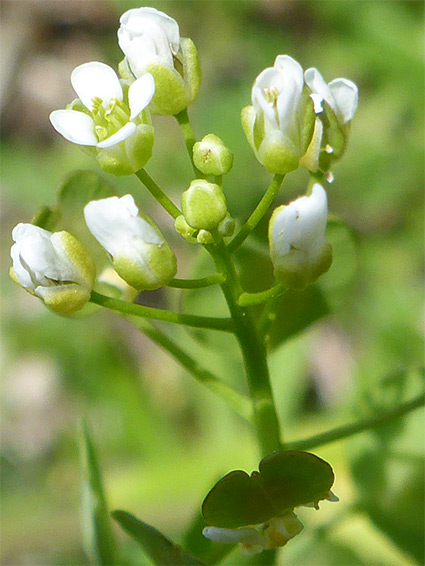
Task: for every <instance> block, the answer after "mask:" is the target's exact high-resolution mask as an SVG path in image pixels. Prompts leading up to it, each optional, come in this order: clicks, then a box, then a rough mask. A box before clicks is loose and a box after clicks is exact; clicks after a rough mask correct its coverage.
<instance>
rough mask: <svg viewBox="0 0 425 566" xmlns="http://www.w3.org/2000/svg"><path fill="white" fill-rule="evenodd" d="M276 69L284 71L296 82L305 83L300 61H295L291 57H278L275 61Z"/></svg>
mask: <svg viewBox="0 0 425 566" xmlns="http://www.w3.org/2000/svg"><path fill="white" fill-rule="evenodd" d="M273 66H274V68H275V69H278V70H279V71H283V72H284V73H285V74H287V75H290V76H291V77H293V79H294V80H296V81H297V82H300V79H301V86H302V83H303V69H302V67H301V65H300V64H299V63H298V61H295V59H293V58H292V57H290V56H289V55H278V56H277V57H276V59H275V61H274V65H273Z"/></svg>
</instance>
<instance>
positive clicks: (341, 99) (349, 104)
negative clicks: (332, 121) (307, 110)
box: [304, 68, 359, 127]
mask: <svg viewBox="0 0 425 566" xmlns="http://www.w3.org/2000/svg"><path fill="white" fill-rule="evenodd" d="M304 78H305V82H306V84H307V85H308V87H309V88H310V90H311V92H312V93H313V94H312V96H315V98H314V100H315V111H316V113H320V112H322V111H323V108H322V107H321V105H320V99H322V100H325V101H326V102H327V103H328V104H329V106H330V107H331V108H332V110H333V111H334V112H335V115H336V117H337V119H338V123H339V125H340V126H341V127H342V126H344V124H347V123H348V122H351V120H352V119H353V116H354V114H355V112H356V110H357V104H358V100H359V91H358V88H357V86H356V85H355V84H354V83H353V82H352V81H349V80H348V79H334V80H333V81H331V82H330V83H329V84H326V82H325V80H324V78H323V77H322V75H321V74H320V73H319V71H318V70H317V69H315V68H311V69H307V70H306V72H305V73H304ZM318 97H319V98H318Z"/></svg>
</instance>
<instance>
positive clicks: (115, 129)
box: [50, 61, 155, 175]
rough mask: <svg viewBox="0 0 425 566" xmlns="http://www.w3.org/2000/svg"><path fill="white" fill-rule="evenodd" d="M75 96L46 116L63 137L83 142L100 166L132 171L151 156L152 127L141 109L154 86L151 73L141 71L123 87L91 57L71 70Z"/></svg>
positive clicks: (108, 69)
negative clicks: (133, 80)
mask: <svg viewBox="0 0 425 566" xmlns="http://www.w3.org/2000/svg"><path fill="white" fill-rule="evenodd" d="M71 83H72V86H73V87H74V90H75V92H76V93H77V94H78V96H79V98H78V99H77V100H75V101H74V102H72V103H71V104H70V105H69V106H68V107H67V109H66V110H55V111H54V112H52V113H51V114H50V121H51V123H52V125H53V127H54V128H55V130H56V131H58V132H59V133H60V134H61V135H62V136H64V138H65V139H67V140H68V141H71V142H73V143H76V144H78V145H81V146H84V147H85V148H86V149H87V150H89V152H91V153H92V154H93V155H94V157H96V159H97V161H98V162H99V164H100V166H101V167H102V169H104V170H105V171H107V172H108V173H112V174H114V175H131V174H133V173H135V172H136V171H138V170H139V169H142V167H144V166H145V165H146V163H147V162H148V160H149V159H150V157H151V156H152V147H153V142H154V130H153V127H152V125H151V122H150V116H149V113H148V111H147V110H146V108H147V106H148V105H149V103H150V101H151V99H152V96H153V94H154V91H155V84H154V80H153V77H152V75H150V74H148V73H147V74H144V75H142V76H140V78H138V79H137V81H135V82H133V83H132V84H131V85H130V87H129V88H128V89H127V88H125V89H124V90H123V88H122V85H121V83H120V81H119V79H118V77H117V75H116V74H115V71H114V70H113V69H111V67H108V65H105V64H104V63H98V62H96V61H93V62H91V63H85V64H83V65H80V66H79V67H77V68H76V69H74V71H73V72H72V75H71Z"/></svg>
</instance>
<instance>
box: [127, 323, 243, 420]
mask: <svg viewBox="0 0 425 566" xmlns="http://www.w3.org/2000/svg"><path fill="white" fill-rule="evenodd" d="M127 318H128V319H129V320H131V322H132V323H133V324H134V325H135V326H136V327H137V328H138V329H139V330H141V331H142V332H143V333H144V334H146V336H149V338H150V339H151V340H153V341H154V342H155V343H156V344H158V345H159V346H161V348H163V349H164V350H165V351H166V352H168V353H169V354H170V355H171V356H172V357H173V358H174V359H175V360H176V361H177V362H178V363H179V364H180V365H181V366H182V367H183V368H184V369H186V370H187V371H188V372H189V373H190V374H191V375H193V377H194V378H195V379H196V380H197V381H199V383H202V385H204V386H205V387H207V388H208V389H209V390H210V391H211V392H212V393H214V394H215V395H217V396H218V397H220V398H221V399H224V400H225V401H226V402H227V403H228V405H230V406H231V407H232V409H233V410H234V411H236V413H237V414H238V415H239V416H240V417H242V418H243V419H245V420H247V421H251V419H252V408H251V403H250V402H249V400H248V399H247V398H246V397H245V396H244V395H241V394H240V393H238V392H237V391H235V390H234V389H233V388H232V387H229V386H228V385H227V384H226V383H224V382H223V381H221V379H219V378H218V377H216V376H215V375H214V374H213V373H212V372H210V371H209V370H207V369H205V368H203V367H202V366H201V365H200V364H199V363H198V362H197V361H196V360H195V359H193V358H192V357H191V356H190V355H189V354H188V353H187V352H185V351H184V350H183V349H182V348H181V347H180V346H178V345H177V344H176V343H175V342H174V341H173V340H172V339H171V338H169V337H168V336H167V335H166V334H164V333H163V332H161V331H160V330H158V329H157V328H155V327H154V326H153V325H152V324H151V323H150V322H148V321H147V320H146V319H140V318H134V317H127Z"/></svg>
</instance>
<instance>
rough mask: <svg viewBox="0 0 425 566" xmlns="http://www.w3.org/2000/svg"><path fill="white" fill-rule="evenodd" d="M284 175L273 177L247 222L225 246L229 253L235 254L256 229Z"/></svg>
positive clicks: (277, 190)
mask: <svg viewBox="0 0 425 566" xmlns="http://www.w3.org/2000/svg"><path fill="white" fill-rule="evenodd" d="M284 177H285V176H284V175H275V176H274V177H273V181H272V182H271V183H270V185H269V187H268V188H267V190H266V192H265V193H264V196H263V198H262V199H261V200H260V202H259V203H258V205H257V206H256V208H255V209H254V211H253V212H252V214H251V215H250V217H249V218H248V220H247V221H246V222H245V224H244V225H243V226H242V228H241V229H240V231H239V232H238V233H237V234H236V236H235V237H234V238H233V240H232V241H231V242H230V243H229V245H228V246H227V248H228V250H229V253H230V254H231V253H233V252H235V251H236V250H237V249H238V248H239V246H240V245H241V244H242V243H243V242H244V240H245V239H246V238H247V237H248V236H249V235H250V234H251V232H252V231H253V230H254V229H255V228H256V227H257V225H258V223H259V222H260V220H261V219H262V218H263V216H264V215H265V213H266V212H267V210H268V209H269V207H270V206H271V204H272V202H273V201H274V199H275V198H276V195H277V193H278V192H279V189H280V187H281V185H282V182H283V179H284Z"/></svg>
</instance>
